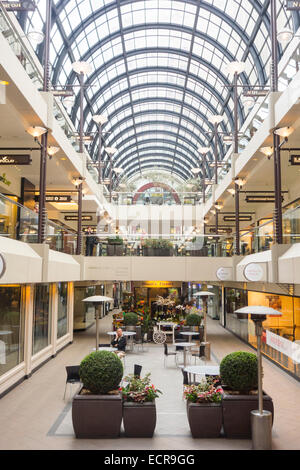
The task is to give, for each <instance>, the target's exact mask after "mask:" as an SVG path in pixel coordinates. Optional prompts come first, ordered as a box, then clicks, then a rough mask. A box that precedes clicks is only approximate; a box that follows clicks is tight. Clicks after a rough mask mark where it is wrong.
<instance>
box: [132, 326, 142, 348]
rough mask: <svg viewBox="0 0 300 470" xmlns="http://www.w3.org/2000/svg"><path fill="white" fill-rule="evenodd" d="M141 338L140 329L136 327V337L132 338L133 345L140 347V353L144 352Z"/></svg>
mask: <svg viewBox="0 0 300 470" xmlns="http://www.w3.org/2000/svg"><path fill="white" fill-rule="evenodd" d="M143 343H144V342H143V336H142V327H141V326H137V327H136V335H135V336H134V344H137V345H140V346H142V351H143V350H144V344H143Z"/></svg>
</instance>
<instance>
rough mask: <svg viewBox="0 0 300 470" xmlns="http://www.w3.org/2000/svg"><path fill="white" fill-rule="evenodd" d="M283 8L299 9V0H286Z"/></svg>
mask: <svg viewBox="0 0 300 470" xmlns="http://www.w3.org/2000/svg"><path fill="white" fill-rule="evenodd" d="M285 8H286V9H287V10H300V0H286V4H285Z"/></svg>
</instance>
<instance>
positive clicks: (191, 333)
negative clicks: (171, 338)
mask: <svg viewBox="0 0 300 470" xmlns="http://www.w3.org/2000/svg"><path fill="white" fill-rule="evenodd" d="M179 334H180V335H182V336H188V337H189V341H192V339H191V338H192V336H193V335H197V331H180V333H179Z"/></svg>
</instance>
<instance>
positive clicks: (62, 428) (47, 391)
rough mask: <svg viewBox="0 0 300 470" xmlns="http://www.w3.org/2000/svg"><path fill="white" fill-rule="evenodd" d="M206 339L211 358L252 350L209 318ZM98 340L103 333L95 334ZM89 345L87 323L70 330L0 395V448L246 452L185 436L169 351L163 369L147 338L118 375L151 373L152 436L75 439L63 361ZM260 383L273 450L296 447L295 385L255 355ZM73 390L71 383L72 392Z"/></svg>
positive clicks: (298, 412)
mask: <svg viewBox="0 0 300 470" xmlns="http://www.w3.org/2000/svg"><path fill="white" fill-rule="evenodd" d="M110 330H111V314H109V315H108V316H107V317H105V318H104V319H102V320H101V332H103V333H105V332H106V331H110ZM208 339H209V341H210V342H211V344H212V357H211V361H210V363H211V364H218V363H219V362H220V360H221V359H222V358H223V357H224V356H225V355H226V354H228V353H229V352H232V351H239V350H244V351H252V349H251V348H249V347H248V346H247V345H245V344H244V343H242V342H241V341H240V340H239V339H238V338H236V337H235V336H233V335H232V334H231V333H229V332H228V331H226V330H224V328H222V327H221V326H220V325H219V324H218V322H217V321H215V320H211V319H209V321H208ZM101 342H108V336H107V335H105V334H101ZM94 346H95V329H94V328H93V327H92V328H90V329H89V330H87V331H86V332H80V333H76V334H75V337H74V342H73V344H72V345H70V346H68V347H67V348H66V349H64V350H63V351H62V352H60V353H59V354H58V355H57V356H56V357H55V358H54V359H52V360H50V361H49V362H48V363H46V364H45V365H44V366H43V367H42V368H41V369H39V370H38V371H36V372H35V373H34V374H33V375H32V377H31V378H30V379H28V380H25V381H24V382H23V383H21V384H20V385H19V386H17V387H16V388H15V389H13V390H12V391H11V392H10V393H8V394H7V395H5V396H4V397H3V398H2V399H1V400H0V428H1V429H2V430H3V431H4V432H1V434H0V449H1V450H3V449H12V450H15V449H20V450H21V449H22V450H23V449H28V450H40V449H50V450H51V449H66V450H68V449H69V450H73V449H74V450H80V449H94V450H96V449H114V450H128V449H147V450H151V449H153V450H154V449H160V450H161V449H165V450H201V449H207V450H214V449H220V450H221V449H224V450H235V449H237V450H243V449H244V450H249V449H251V441H250V440H233V439H226V438H219V439H193V438H192V437H191V434H190V430H189V425H188V421H187V417H186V405H185V402H184V401H183V400H182V390H183V387H182V374H181V371H180V369H179V368H178V367H176V365H175V361H174V358H173V357H169V358H168V361H167V366H166V367H164V360H163V359H164V357H163V348H162V346H161V345H155V344H152V343H149V344H148V345H147V347H145V350H144V351H140V350H139V351H138V350H135V351H134V352H128V353H127V354H126V364H125V374H126V373H131V372H133V366H134V364H141V365H142V366H143V370H142V375H144V374H146V373H147V372H151V377H152V381H153V383H154V384H155V385H156V386H157V387H158V388H159V389H161V390H162V392H163V395H162V396H161V397H160V398H159V399H158V400H157V427H156V431H155V435H154V437H153V438H152V439H143V438H141V439H129V438H125V437H122V435H121V437H120V438H118V439H113V440H110V439H95V440H91V439H84V440H80V439H76V438H75V436H74V433H73V427H72V418H71V400H70V397H71V393H70V391H71V390H70V388H69V387H70V386H68V388H67V394H66V400H65V401H64V400H63V394H64V388H65V380H66V371H65V366H66V365H75V364H79V363H80V361H81V359H82V358H83V357H84V356H85V355H86V354H88V353H89V352H90V351H91V350H92V349H93V347H94ZM263 366H264V389H265V390H266V392H267V393H269V394H270V395H271V396H272V398H273V401H274V407H275V417H274V426H273V449H300V383H299V382H297V381H296V380H295V379H293V378H292V377H290V376H289V375H287V374H286V373H285V372H284V371H282V370H281V369H279V368H278V367H277V366H275V365H274V364H272V363H271V362H269V361H268V360H266V359H264V360H263ZM75 391H76V385H74V386H73V390H72V392H73V393H74V392H75Z"/></svg>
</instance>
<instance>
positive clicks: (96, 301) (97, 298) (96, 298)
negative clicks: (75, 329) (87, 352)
mask: <svg viewBox="0 0 300 470" xmlns="http://www.w3.org/2000/svg"><path fill="white" fill-rule="evenodd" d="M112 300H114V299H112V298H111V297H106V296H105V295H92V296H91V297H86V298H85V299H83V301H82V302H90V303H92V304H93V305H94V307H95V313H96V351H98V349H99V306H100V304H103V302H111V301H112Z"/></svg>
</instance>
